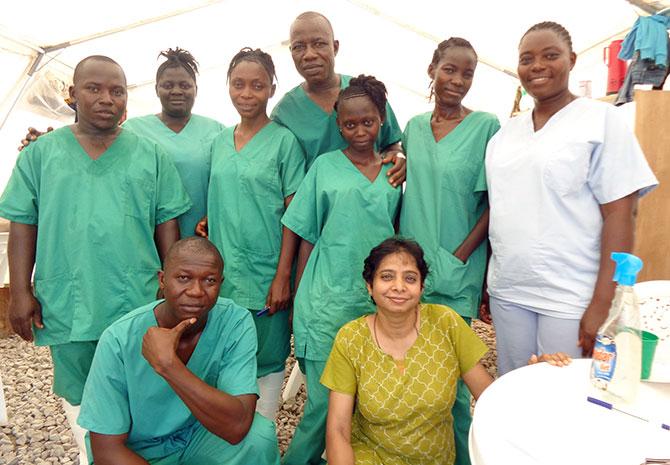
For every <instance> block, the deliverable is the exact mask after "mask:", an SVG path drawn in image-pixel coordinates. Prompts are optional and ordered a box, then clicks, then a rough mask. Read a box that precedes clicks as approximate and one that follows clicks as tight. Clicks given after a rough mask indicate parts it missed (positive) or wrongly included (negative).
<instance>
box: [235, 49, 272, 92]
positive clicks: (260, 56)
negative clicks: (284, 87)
mask: <svg viewBox="0 0 670 465" xmlns="http://www.w3.org/2000/svg"><path fill="white" fill-rule="evenodd" d="M243 61H251V62H253V63H258V64H259V65H261V66H262V67H263V68H264V69H265V72H267V73H268V76H269V77H270V83H273V82H274V81H275V80H276V79H277V73H276V72H275V64H274V62H273V61H272V57H271V56H270V54H269V53H266V52H264V51H263V50H261V49H260V48H257V49H252V48H251V47H244V48H243V49H242V50H240V51H239V52H237V53H236V54H235V56H234V57H233V59H232V60H230V65H229V66H228V73H227V74H226V76H227V78H228V79H229V80H230V75H231V74H232V73H233V70H234V69H235V67H236V66H237V65H239V64H240V63H241V62H243Z"/></svg>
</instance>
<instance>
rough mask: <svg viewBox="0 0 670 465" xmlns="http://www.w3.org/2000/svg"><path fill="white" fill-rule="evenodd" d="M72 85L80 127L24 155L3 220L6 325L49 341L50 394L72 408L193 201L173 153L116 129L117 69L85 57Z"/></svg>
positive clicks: (119, 104) (146, 290) (1, 207)
mask: <svg viewBox="0 0 670 465" xmlns="http://www.w3.org/2000/svg"><path fill="white" fill-rule="evenodd" d="M73 83H74V84H73V86H72V87H71V88H70V96H71V98H72V99H73V101H74V102H76V104H77V112H78V121H77V122H76V123H75V124H73V125H71V126H67V127H63V128H61V129H57V130H55V131H52V132H49V133H48V134H45V135H43V136H42V137H40V138H39V140H37V141H35V142H33V143H32V144H30V146H29V147H27V148H26V149H24V150H23V151H22V152H21V153H20V156H19V158H18V160H17V162H16V166H15V168H14V171H13V173H12V176H11V178H10V180H9V183H8V185H7V187H6V189H5V192H4V193H3V194H2V197H0V216H2V217H4V218H7V219H9V220H10V221H11V226H10V236H9V246H8V256H9V270H10V278H11V297H12V298H11V303H10V307H9V315H10V320H11V323H12V326H13V328H14V330H15V331H16V332H17V333H18V334H19V336H21V337H22V338H23V339H25V340H27V341H32V340H33V336H34V339H35V343H36V344H37V345H41V346H50V348H51V356H52V360H53V365H54V385H53V389H54V392H55V393H56V394H57V395H58V396H60V397H63V398H64V399H65V400H66V401H67V402H68V403H70V404H72V405H75V406H76V405H79V403H80V402H81V394H82V391H83V388H84V382H85V381H86V376H87V374H88V370H89V367H90V363H91V360H92V358H93V353H94V351H95V347H96V343H97V340H98V338H99V337H100V334H101V333H102V331H103V330H104V329H105V328H106V327H107V326H109V325H110V324H111V323H112V322H113V321H115V320H116V319H117V318H118V317H120V316H121V315H123V314H124V313H126V312H127V311H129V310H130V309H132V308H135V307H137V306H139V305H142V304H144V303H146V302H148V301H150V300H151V299H152V298H153V297H154V296H155V294H156V290H157V289H158V281H157V277H156V271H157V270H158V269H160V263H161V260H160V258H161V257H162V256H163V255H164V253H165V252H166V251H167V249H168V248H169V247H170V246H171V245H172V244H173V243H174V242H175V241H176V240H178V239H179V227H178V225H177V220H176V219H175V218H176V217H177V216H179V215H181V214H182V213H184V212H185V211H187V210H188V209H189V208H190V206H191V203H190V201H189V199H188V196H187V194H186V192H185V191H184V189H183V187H182V184H181V181H180V179H179V175H178V174H177V171H176V169H175V167H174V165H173V163H172V162H171V161H170V160H169V158H168V156H167V155H166V154H165V153H164V152H163V151H162V150H160V149H159V148H158V147H157V146H156V145H155V144H153V143H151V142H149V141H147V140H145V139H140V138H139V137H137V136H136V135H135V134H133V133H132V132H129V131H126V130H123V129H121V128H119V125H118V123H119V120H120V119H121V117H122V115H123V114H124V112H125V108H126V100H127V96H126V79H125V75H124V73H123V70H122V69H121V67H120V66H119V65H118V64H117V63H116V62H114V61H113V60H111V59H110V58H107V57H103V56H92V57H88V58H86V59H84V60H82V61H81V62H80V63H79V64H78V65H77V67H76V68H75V72H74V77H73ZM33 266H34V267H35V275H34V283H35V289H34V294H33V290H32V288H31V274H32V270H33Z"/></svg>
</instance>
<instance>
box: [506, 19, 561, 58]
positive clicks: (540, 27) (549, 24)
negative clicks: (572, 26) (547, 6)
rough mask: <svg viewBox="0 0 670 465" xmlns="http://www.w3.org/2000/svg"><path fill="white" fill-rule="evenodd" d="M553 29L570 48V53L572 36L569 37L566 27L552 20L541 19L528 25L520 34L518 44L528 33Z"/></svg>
mask: <svg viewBox="0 0 670 465" xmlns="http://www.w3.org/2000/svg"><path fill="white" fill-rule="evenodd" d="M546 30H549V31H554V32H555V33H556V35H557V36H558V37H559V38H560V39H561V40H562V41H563V42H565V44H566V45H567V46H568V50H570V53H572V51H573V50H572V38H571V37H570V33H569V32H568V30H567V29H566V28H564V27H563V26H561V25H560V24H558V23H555V22H553V21H543V22H541V23H537V24H534V25H533V26H531V27H530V29H528V30H527V31H526V33H525V34H524V35H523V36H521V40H520V41H519V46H520V45H521V42H522V41H523V39H524V37H526V36H527V35H528V34H529V33H531V32H535V31H546Z"/></svg>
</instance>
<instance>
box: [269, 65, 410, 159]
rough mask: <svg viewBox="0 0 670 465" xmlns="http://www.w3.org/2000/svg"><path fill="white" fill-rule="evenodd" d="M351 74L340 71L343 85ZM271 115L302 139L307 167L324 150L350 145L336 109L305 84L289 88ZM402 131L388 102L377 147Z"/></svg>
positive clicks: (397, 140) (380, 147) (395, 137)
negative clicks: (317, 100)
mask: <svg viewBox="0 0 670 465" xmlns="http://www.w3.org/2000/svg"><path fill="white" fill-rule="evenodd" d="M350 80H351V76H347V75H344V74H340V88H341V89H344V88H346V87H348V86H349V81H350ZM271 118H272V119H273V120H274V121H276V122H278V123H279V124H282V125H284V126H286V127H287V128H289V129H290V130H291V132H293V134H295V136H296V137H297V138H298V140H299V141H300V145H302V148H303V150H304V151H305V157H306V160H307V164H306V166H307V169H309V168H310V166H312V163H314V160H315V159H316V157H317V156H318V155H321V154H322V153H326V152H330V151H333V150H337V149H340V150H343V149H345V148H347V145H348V144H347V142H346V141H345V140H344V139H343V138H342V135H341V134H340V129H339V128H338V126H337V121H336V120H337V113H335V110H333V111H332V112H330V113H326V112H325V111H323V109H322V108H321V107H320V106H319V105H317V104H316V103H314V101H313V100H312V99H311V98H309V97H308V96H307V94H306V93H305V91H304V90H303V88H302V85H300V86H297V87H295V88H293V89H292V90H290V91H289V92H287V93H286V95H284V96H283V97H282V99H281V100H280V101H279V103H277V105H276V106H275V107H274V109H273V110H272V115H271ZM401 137H402V131H401V129H400V125H399V124H398V120H397V119H396V117H395V113H393V110H392V109H391V105H389V104H388V102H387V103H386V121H384V125H383V126H382V127H381V130H380V131H379V134H378V136H377V144H376V146H377V149H378V150H379V149H384V148H386V147H388V146H389V145H391V144H395V143H396V142H399V141H400V139H401Z"/></svg>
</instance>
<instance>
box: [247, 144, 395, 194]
mask: <svg viewBox="0 0 670 465" xmlns="http://www.w3.org/2000/svg"><path fill="white" fill-rule="evenodd" d="M247 145H248V144H247ZM339 152H340V155H342V157H344V160H345V162H346V163H347V164H348V165H349V166H351V168H353V169H354V170H355V171H356V172H357V173H358V174H359V175H360V176H361V177H362V178H363V179H365V180H366V181H367V182H369V183H370V184H371V185H372V184H376V183H377V180H378V179H379V177H380V176H381V174H382V172H383V171H384V164H383V163H382V164H381V166H380V167H379V173H377V176H375V178H374V179H370V178H368V177H367V176H366V175H365V174H363V172H362V171H361V170H360V169H359V168H358V166H356V165H355V164H354V162H353V161H351V160H350V159H349V157H348V156H347V154H346V153H344V150H340V151H339Z"/></svg>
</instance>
